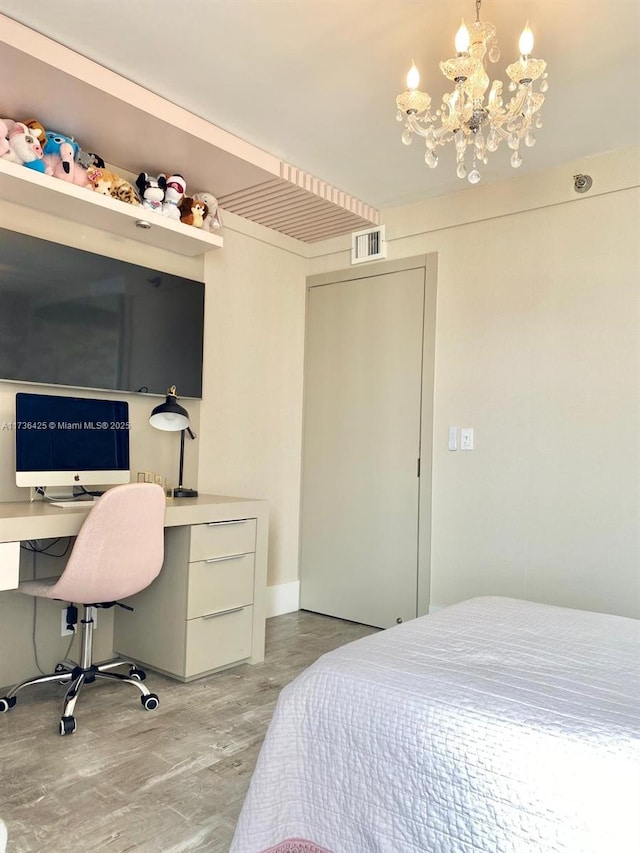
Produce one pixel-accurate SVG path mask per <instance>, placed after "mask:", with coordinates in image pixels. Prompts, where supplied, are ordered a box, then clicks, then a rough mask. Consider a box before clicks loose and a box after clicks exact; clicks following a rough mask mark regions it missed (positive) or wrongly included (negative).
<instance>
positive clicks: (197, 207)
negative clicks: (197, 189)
mask: <svg viewBox="0 0 640 853" xmlns="http://www.w3.org/2000/svg"><path fill="white" fill-rule="evenodd" d="M208 211H209V208H208V207H207V205H206V203H205V202H204V201H196V199H194V198H191V196H188V195H186V196H185V197H184V198H183V199H182V201H181V202H180V222H184V224H185V225H193V226H194V228H202V226H203V224H204V220H205V217H206V215H207V213H208Z"/></svg>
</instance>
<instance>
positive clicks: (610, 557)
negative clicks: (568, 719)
mask: <svg viewBox="0 0 640 853" xmlns="http://www.w3.org/2000/svg"><path fill="white" fill-rule="evenodd" d="M639 162H640V161H639V157H638V150H637V149H634V150H631V151H623V152H616V153H613V154H610V155H606V156H603V157H598V158H592V159H591V160H589V161H583V162H580V163H573V164H568V165H567V166H566V167H564V168H562V169H555V170H553V171H550V172H546V173H544V174H542V175H537V176H535V177H533V178H528V179H525V178H521V179H519V180H514V181H511V182H509V183H508V184H502V185H496V186H493V187H492V186H488V187H476V188H473V189H469V190H465V191H464V192H460V193H458V194H456V195H455V196H450V197H448V198H444V199H436V200H433V201H431V202H426V203H423V204H418V205H412V206H410V207H405V208H401V209H395V210H389V211H386V212H385V213H384V216H383V221H384V222H385V223H386V228H387V239H388V240H389V241H390V243H389V257H390V258H400V257H408V256H412V255H416V254H419V253H423V252H437V253H438V305H437V321H436V373H435V414H434V455H433V463H434V467H433V516H432V536H433V545H432V584H431V604H432V606H435V607H440V606H443V605H447V604H450V603H453V602H455V601H458V600H461V599H464V598H468V597H470V596H474V595H492V594H496V595H510V596H520V597H523V598H529V599H533V600H538V601H545V602H550V603H555V604H561V605H566V606H573V607H581V608H587V609H595V610H603V611H609V612H613V613H619V614H627V615H635V616H640V524H639V522H640V486H639V483H640V480H639V474H640V465H639V462H640V458H639V451H640V443H639V441H638V435H639V434H640V432H639V429H640V393H639V392H640V387H639V376H640V370H639V367H640V338H639V335H640V322H639V321H640V316H639V304H640V303H639V294H640V254H639V245H640V241H639V239H638V238H639V225H640V201H639V190H638V184H639V182H640V181H639ZM443 167H444V163H443V164H441V166H440V168H443ZM580 171H584V172H588V173H589V174H591V175H592V176H593V179H594V186H593V189H592V190H591V192H590V193H589V194H588V195H586V196H579V195H576V194H575V192H574V191H573V177H572V176H573V175H574V174H576V173H577V172H580ZM427 178H428V174H427ZM459 223H464V224H459ZM346 249H347V241H346V240H344V239H342V240H335V241H331V242H327V243H325V244H323V245H321V246H317V247H315V249H314V255H315V257H314V258H313V259H312V261H311V271H312V272H326V271H328V270H331V269H340V268H344V267H347V266H348V264H349V258H348V253H347V251H346ZM449 425H456V426H458V427H473V428H474V429H475V439H476V449H475V450H474V451H473V452H461V451H458V452H455V453H452V452H449V451H448V450H447V429H448V427H449Z"/></svg>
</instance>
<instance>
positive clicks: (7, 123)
mask: <svg viewBox="0 0 640 853" xmlns="http://www.w3.org/2000/svg"><path fill="white" fill-rule="evenodd" d="M14 124H15V121H14V120H13V119H12V118H0V157H4V155H5V154H6V153H7V151H9V150H10V148H11V146H10V145H9V131H10V130H11V128H12V127H13V126H14Z"/></svg>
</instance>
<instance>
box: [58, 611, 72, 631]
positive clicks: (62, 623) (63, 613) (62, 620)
mask: <svg viewBox="0 0 640 853" xmlns="http://www.w3.org/2000/svg"><path fill="white" fill-rule="evenodd" d="M71 634H73V631H70V630H69V629H68V628H67V608H66V607H63V608H62V610H61V611H60V636H61V637H69V636H70V635H71Z"/></svg>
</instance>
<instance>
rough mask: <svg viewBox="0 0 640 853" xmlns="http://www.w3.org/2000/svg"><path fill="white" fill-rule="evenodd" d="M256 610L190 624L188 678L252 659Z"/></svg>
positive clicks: (186, 676)
mask: <svg viewBox="0 0 640 853" xmlns="http://www.w3.org/2000/svg"><path fill="white" fill-rule="evenodd" d="M252 619H253V607H243V608H241V609H239V610H234V611H232V612H230V613H219V614H217V615H215V616H202V617H201V618H200V619H191V620H189V621H188V622H187V649H186V658H185V678H192V677H193V676H196V675H198V674H199V673H205V672H209V671H210V670H212V669H218V667H221V666H227V665H228V664H231V663H236V662H237V661H241V660H244V659H245V658H248V657H250V656H251V639H252Z"/></svg>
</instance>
